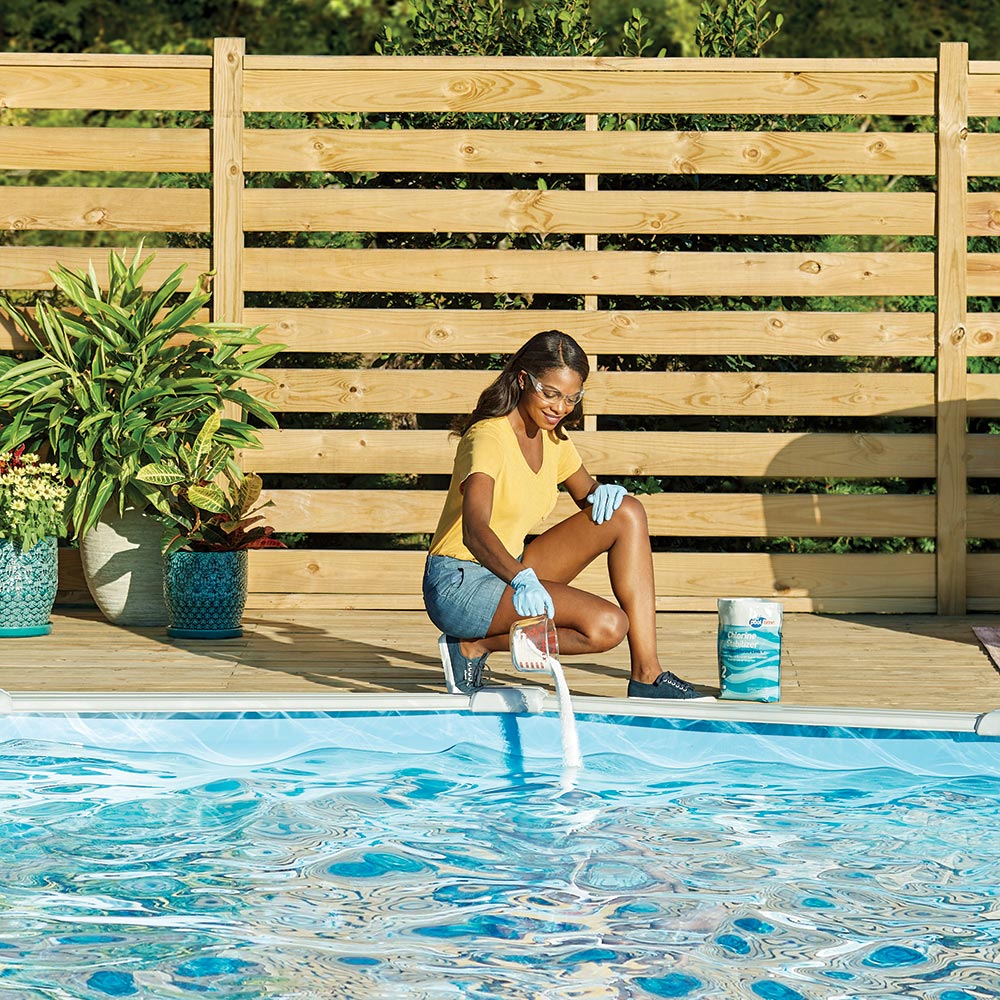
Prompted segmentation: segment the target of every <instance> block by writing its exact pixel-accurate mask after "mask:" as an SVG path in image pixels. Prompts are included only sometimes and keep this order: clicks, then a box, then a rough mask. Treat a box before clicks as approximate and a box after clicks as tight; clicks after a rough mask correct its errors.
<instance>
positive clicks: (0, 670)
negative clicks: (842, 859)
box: [0, 608, 1000, 712]
mask: <svg viewBox="0 0 1000 1000" xmlns="http://www.w3.org/2000/svg"><path fill="white" fill-rule="evenodd" d="M995 621H996V618H995V617H991V616H988V615H968V616H962V617H954V618H946V617H937V616H933V615H843V616H834V615H818V614H804V613H803V614H788V615H786V617H785V625H784V636H783V640H784V646H783V651H782V703H783V704H788V705H815V706H832V707H865V708H871V707H883V708H905V709H927V710H953V711H970V712H984V711H988V710H990V709H993V708H997V707H1000V671H998V670H997V668H996V667H995V666H994V664H993V662H992V661H991V660H990V658H989V657H988V656H987V655H986V653H985V652H984V651H983V649H982V648H981V646H980V645H979V642H978V641H977V638H976V635H975V633H974V632H973V627H989V626H991V625H992V624H993V623H994V622H995ZM716 623H717V618H716V616H715V615H714V614H711V613H686V612H675V613H667V614H660V615H658V616H657V628H658V631H659V638H660V650H661V655H662V659H663V662H664V664H665V665H666V666H667V667H669V668H671V669H673V670H675V671H676V672H677V673H679V674H681V675H682V676H684V677H686V678H688V679H689V680H691V681H692V682H693V683H695V684H697V685H698V686H699V687H703V688H705V689H706V691H708V692H710V693H716V691H717V685H718V676H717V668H716V652H715V632H716ZM245 626H246V631H245V634H244V636H243V637H242V638H240V639H231V640H226V641H221V642H198V641H192V640H188V641H176V640H172V639H169V638H168V637H167V636H166V634H165V632H164V630H162V629H135V630H132V629H125V628H117V627H114V626H111V625H108V624H107V623H106V622H104V621H103V619H102V618H101V617H100V615H99V614H98V613H97V612H96V611H92V610H75V609H60V610H59V611H58V612H57V613H56V614H55V615H54V616H53V632H52V634H51V635H50V636H46V637H42V638H37V639H10V640H6V641H4V642H3V643H2V645H0V688H4V689H6V690H8V691H15V692H16V691H87V692H95V691H116V692H139V691H156V692H167V691H195V692H205V693H224V692H230V693H231V692H247V693H251V692H253V693H274V694H284V693H295V692H306V693H307V692H312V693H316V694H323V693H325V694H332V693H338V692H367V693H371V692H378V691H385V692H396V693H399V692H407V693H417V692H420V693H442V692H443V690H444V683H443V676H442V672H441V666H440V662H439V659H438V655H437V645H436V640H437V632H436V630H435V629H434V627H433V626H432V625H431V624H430V622H429V621H428V620H427V618H426V617H425V615H424V614H423V613H422V612H417V611H410V612H406V611H404V612H384V611H383V612H379V611H338V610H328V609H305V608H299V609H289V610H278V609H269V610H259V611H249V612H247V616H246V620H245ZM627 663H628V654H627V650H626V649H625V647H624V646H621V647H619V648H618V649H615V650H612V651H610V652H608V653H605V654H601V655H595V656H588V657H579V658H575V659H573V660H567V661H566V663H565V664H564V666H565V668H566V678H567V681H568V683H569V686H570V689H571V691H572V692H573V693H574V694H578V695H594V696H599V697H600V696H604V697H621V696H623V695H624V693H625V679H626V676H627ZM491 667H492V670H493V677H494V679H495V680H496V681H498V682H500V683H505V684H526V683H529V684H537V683H545V682H544V679H539V678H535V677H531V678H527V677H525V676H524V675H518V674H516V673H515V672H514V670H513V669H512V668H511V667H510V665H509V662H508V661H507V660H506V657H505V656H503V655H500V654H497V655H495V656H494V657H493V658H492V662H491Z"/></svg>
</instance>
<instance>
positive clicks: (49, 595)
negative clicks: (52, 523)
mask: <svg viewBox="0 0 1000 1000" xmlns="http://www.w3.org/2000/svg"><path fill="white" fill-rule="evenodd" d="M58 583H59V558H58V550H57V548H56V539H55V536H54V535H53V536H51V537H49V538H43V539H42V540H41V541H39V542H36V543H35V544H34V545H33V546H32V547H31V548H30V549H28V551H27V552H23V551H21V543H20V542H16V541H11V540H10V539H7V538H0V638H6V639H15V638H23V637H26V636H32V635H48V634H49V633H50V632H51V631H52V623H51V622H50V621H49V616H50V615H51V614H52V605H53V604H55V602H56V587H57V586H58Z"/></svg>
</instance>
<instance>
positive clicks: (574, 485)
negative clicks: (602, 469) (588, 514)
mask: <svg viewBox="0 0 1000 1000" xmlns="http://www.w3.org/2000/svg"><path fill="white" fill-rule="evenodd" d="M563 485H564V486H565V487H566V492H567V493H568V494H569V495H570V496H571V497H572V498H573V502H574V503H575V504H576V505H577V507H579V508H580V510H586V509H587V506H588V504H587V497H589V496H590V494H591V493H593V492H594V490H596V489H597V487H598V485H599V484H598V482H597V480H596V479H594V477H593V476H592V475H591V474H590V473H589V472H588V471H587V469H586V467H585V466H583V465H581V466H580V468H579V469H577V470H576V472H574V473H573V475H572V476H570V477H569V479H567V480H566V482H565V483H563Z"/></svg>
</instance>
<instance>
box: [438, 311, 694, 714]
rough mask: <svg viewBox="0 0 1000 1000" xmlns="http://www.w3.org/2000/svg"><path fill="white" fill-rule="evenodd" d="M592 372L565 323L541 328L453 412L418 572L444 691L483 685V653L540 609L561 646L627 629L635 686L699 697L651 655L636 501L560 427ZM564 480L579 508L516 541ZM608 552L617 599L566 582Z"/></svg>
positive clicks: (652, 634)
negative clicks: (446, 469) (465, 407)
mask: <svg viewBox="0 0 1000 1000" xmlns="http://www.w3.org/2000/svg"><path fill="white" fill-rule="evenodd" d="M589 373H590V366H589V364H588V363H587V358H586V355H585V354H584V353H583V350H582V349H581V348H580V345H579V344H577V343H576V341H574V340H573V338H572V337H569V336H567V335H566V334H564V333H561V332H560V331H558V330H549V331H547V332H545V333H539V334H536V335H535V336H534V337H532V338H531V340H529V341H528V342H527V343H526V344H525V345H524V346H523V347H522V348H521V349H520V350H519V351H518V352H517V353H516V354H515V355H514V356H513V357H512V358H511V359H510V360H509V361H508V362H507V366H506V367H505V368H504V370H503V371H502V372H501V373H500V374H499V376H498V377H497V378H496V380H495V381H494V382H493V383H492V385H490V386H488V387H487V388H486V389H485V390H484V392H483V394H482V395H481V396H480V397H479V402H478V403H477V405H476V408H475V410H473V412H472V413H471V414H470V415H469V416H467V417H464V418H460V419H458V420H457V421H456V423H455V432H456V433H458V434H461V436H462V437H461V440H460V441H459V444H458V451H457V454H456V456H455V468H454V472H453V474H452V478H451V486H450V488H449V490H448V497H447V500H446V501H445V505H444V510H443V512H442V514H441V519H440V521H439V522H438V527H437V531H436V532H435V533H434V538H433V540H432V541H431V546H430V552H429V554H428V557H427V565H426V568H425V571H424V581H423V591H424V603H425V605H426V607H427V613H428V615H429V616H430V618H431V621H433V622H434V624H435V625H437V627H438V628H440V629H441V630H442V632H443V633H444V634H443V635H442V636H441V638H440V640H439V646H440V650H441V660H442V663H443V664H444V672H445V680H446V682H447V685H448V690H449V691H450V692H451V693H453V694H457V693H460V692H461V693H466V694H467V693H469V692H471V691H473V690H474V689H476V688H478V687H481V686H482V684H483V669H484V666H485V664H486V658H487V657H488V656H489V654H490V653H493V652H496V651H497V650H501V649H507V648H508V642H509V630H510V626H511V624H512V623H513V622H515V621H517V620H518V619H520V618H525V617H529V616H531V615H540V614H547V615H549V616H550V617H552V618H554V619H555V623H556V628H557V631H558V638H559V648H560V650H561V651H562V652H563V653H567V654H570V655H572V654H578V653H598V652H603V651H604V650H607V649H612V648H613V647H615V646H617V645H618V643H620V642H621V641H622V639H628V646H629V653H630V658H631V668H632V671H631V672H632V679H631V680H630V681H629V685H628V695H629V697H630V698H637V697H638V698H699V697H702V695H700V694H699V693H698V692H697V691H696V690H695V689H694V688H693V687H691V685H690V684H688V683H687V682H686V681H683V680H681V679H680V678H678V677H675V676H674V675H673V674H672V673H668V672H665V671H664V670H663V669H662V668H661V666H660V661H659V659H658V657H657V653H656V620H655V601H654V590H653V557H652V554H651V552H650V545H649V531H648V528H647V525H646V513H645V511H644V510H643V507H642V504H641V503H639V501H638V500H636V499H635V498H634V497H631V496H628V495H627V493H626V490H625V488H624V487H622V486H615V485H612V484H609V483H601V484H598V483H597V482H596V481H595V480H594V479H593V478H591V476H590V474H589V473H588V472H587V470H586V469H585V468H584V466H583V463H582V462H581V461H580V456H579V454H578V453H577V450H576V448H575V447H574V445H573V443H572V441H570V440H569V438H568V437H567V436H566V433H565V431H564V430H563V427H562V424H563V423H564V421H566V420H567V419H574V418H578V417H579V415H580V401H581V400H582V399H583V392H584V389H583V384H584V382H585V381H586V379H587V375H588V374H589ZM560 484H563V485H564V486H565V488H566V491H567V492H568V493H569V495H570V496H571V497H572V498H573V499H574V500H575V501H576V505H577V506H578V507H579V508H580V512H579V513H577V514H574V515H572V516H571V517H569V518H567V519H566V520H565V521H563V522H561V523H560V524H557V525H555V526H554V527H552V528H549V530H548V531H546V532H544V533H543V534H541V535H539V536H538V537H537V538H535V539H534V540H532V541H531V542H529V543H528V545H525V544H524V539H525V536H526V535H527V534H528V533H529V532H530V531H531V530H532V528H534V527H535V525H537V524H538V522H539V521H541V520H542V519H543V518H544V517H546V516H547V515H548V514H549V513H550V512H551V511H552V508H553V507H554V506H555V503H556V495H557V487H558V486H559V485H560ZM604 552H606V553H607V554H608V570H609V573H610V576H611V587H612V590H613V591H614V595H615V597H616V598H617V599H618V604H617V605H616V604H613V603H612V602H611V601H607V600H605V599H604V598H601V597H597V596H595V595H594V594H588V593H587V592H586V591H583V590H578V589H577V588H575V587H571V586H570V582H571V581H572V580H573V579H574V578H575V577H576V576H577V575H578V574H579V573H580V571H581V570H582V569H583V568H584V567H585V566H587V565H588V564H589V563H590V562H592V561H593V560H594V559H596V558H597V556H599V555H601V554H602V553H604ZM619 605H620V607H619Z"/></svg>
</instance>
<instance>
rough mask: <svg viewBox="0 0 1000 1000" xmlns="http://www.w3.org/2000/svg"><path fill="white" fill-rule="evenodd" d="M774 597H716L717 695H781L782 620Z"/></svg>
mask: <svg viewBox="0 0 1000 1000" xmlns="http://www.w3.org/2000/svg"><path fill="white" fill-rule="evenodd" d="M782 610H783V609H782V606H781V604H779V603H778V602H777V601H765V600H760V599H757V598H749V597H720V598H719V635H718V648H719V697H720V698H726V699H731V700H733V701H779V700H780V699H781V620H782Z"/></svg>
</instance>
